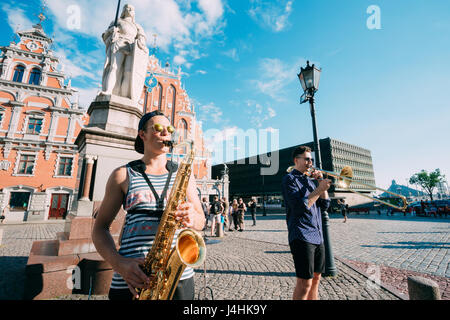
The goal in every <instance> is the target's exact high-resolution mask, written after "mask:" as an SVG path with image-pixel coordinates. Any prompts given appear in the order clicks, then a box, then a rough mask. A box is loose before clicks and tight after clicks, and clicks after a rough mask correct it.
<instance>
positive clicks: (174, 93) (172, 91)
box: [169, 85, 177, 124]
mask: <svg viewBox="0 0 450 320" xmlns="http://www.w3.org/2000/svg"><path fill="white" fill-rule="evenodd" d="M169 88H170V89H171V90H170V93H172V124H174V122H173V121H175V104H176V97H177V89H175V87H174V86H173V85H170V87H169Z"/></svg>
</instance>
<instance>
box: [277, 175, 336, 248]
mask: <svg viewBox="0 0 450 320" xmlns="http://www.w3.org/2000/svg"><path fill="white" fill-rule="evenodd" d="M281 187H282V192H283V198H284V203H285V207H286V223H287V227H288V235H289V243H291V242H292V241H294V240H295V239H298V240H302V241H306V242H309V243H312V244H321V243H322V242H323V232H322V214H321V211H320V210H327V209H328V207H329V206H330V202H331V200H330V199H322V198H319V199H317V201H316V202H315V203H314V204H313V205H312V206H311V208H308V196H309V195H310V193H311V192H313V191H314V190H315V189H316V185H315V184H314V182H313V180H312V179H311V178H309V177H308V176H306V175H304V174H302V173H301V172H300V171H298V170H296V169H294V170H292V171H291V172H290V173H288V174H286V175H285V176H284V177H283V180H282V183H281Z"/></svg>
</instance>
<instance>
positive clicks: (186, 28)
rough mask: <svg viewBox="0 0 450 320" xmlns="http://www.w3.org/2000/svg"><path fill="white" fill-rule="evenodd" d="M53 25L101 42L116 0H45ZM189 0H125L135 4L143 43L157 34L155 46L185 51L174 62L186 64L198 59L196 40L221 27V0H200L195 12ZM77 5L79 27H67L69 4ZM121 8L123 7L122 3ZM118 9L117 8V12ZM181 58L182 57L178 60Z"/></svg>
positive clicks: (113, 15) (148, 41)
mask: <svg viewBox="0 0 450 320" xmlns="http://www.w3.org/2000/svg"><path fill="white" fill-rule="evenodd" d="M47 2H48V6H49V8H50V10H51V13H52V14H53V15H55V17H56V22H57V24H58V25H59V26H60V27H61V28H63V29H66V32H75V33H82V34H85V35H88V36H91V37H95V38H96V39H98V41H99V42H101V34H102V33H103V32H104V31H105V30H106V29H107V28H108V26H109V25H110V24H111V23H112V22H113V20H114V18H115V15H116V8H117V6H116V2H115V1H114V2H112V1H109V0H97V1H91V0H79V1H77V4H76V5H74V2H73V1H72V0H47ZM191 2H193V1H192V0H191V1H188V0H182V1H175V0H129V1H127V3H129V4H131V5H133V6H134V7H135V12H136V17H135V18H136V22H137V23H138V24H140V25H141V26H142V27H143V29H144V30H145V33H146V38H147V45H148V46H152V45H153V34H156V35H157V46H158V48H160V49H161V50H163V51H164V52H169V51H170V49H171V48H173V49H175V50H176V51H179V50H185V51H186V54H184V55H183V54H178V52H177V54H178V55H179V57H178V59H177V61H178V62H180V61H183V63H185V64H186V63H187V62H188V61H189V60H191V61H192V60H195V59H198V58H199V57H200V56H201V55H200V54H198V49H196V47H198V45H199V43H200V42H201V41H202V40H203V39H205V38H209V37H212V36H213V35H215V34H216V33H217V32H219V31H220V29H221V28H222V26H223V21H222V18H223V12H224V10H223V4H222V1H221V0H200V1H199V3H198V8H197V11H193V10H192V8H193V7H192V6H191ZM71 6H72V7H73V6H77V7H78V8H79V10H78V11H79V12H80V19H81V20H80V22H81V23H80V29H79V30H77V29H73V30H69V29H67V21H68V19H70V18H73V14H74V13H73V12H72V11H70V10H69V11H68V9H69V8H70V7H71ZM122 7H123V6H122ZM121 11H122V8H120V12H121ZM181 58H183V59H184V60H183V59H181Z"/></svg>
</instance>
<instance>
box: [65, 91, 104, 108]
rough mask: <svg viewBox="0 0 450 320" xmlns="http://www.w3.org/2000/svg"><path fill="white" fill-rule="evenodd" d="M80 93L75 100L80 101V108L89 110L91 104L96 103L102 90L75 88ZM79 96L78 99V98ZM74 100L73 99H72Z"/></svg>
mask: <svg viewBox="0 0 450 320" xmlns="http://www.w3.org/2000/svg"><path fill="white" fill-rule="evenodd" d="M74 89H76V90H77V91H78V93H77V94H75V97H74V98H75V99H78V101H77V102H78V103H79V106H80V108H82V109H85V110H87V109H88V108H89V106H90V105H91V102H92V101H94V98H95V97H96V96H97V94H98V92H99V91H100V88H75V87H74ZM77 96H78V97H77ZM72 100H73V99H72Z"/></svg>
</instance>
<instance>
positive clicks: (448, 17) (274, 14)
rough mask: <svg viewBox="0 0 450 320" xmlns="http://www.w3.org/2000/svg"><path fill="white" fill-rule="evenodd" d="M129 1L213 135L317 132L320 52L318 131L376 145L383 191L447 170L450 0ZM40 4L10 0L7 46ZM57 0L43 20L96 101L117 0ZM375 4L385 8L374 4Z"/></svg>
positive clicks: (305, 137)
mask: <svg viewBox="0 0 450 320" xmlns="http://www.w3.org/2000/svg"><path fill="white" fill-rule="evenodd" d="M124 3H130V4H133V5H135V7H136V21H137V22H138V23H139V24H141V25H142V26H143V28H144V29H145V31H146V33H147V45H148V46H149V47H151V46H152V43H153V37H152V34H154V33H156V34H158V36H157V45H158V51H157V57H158V58H159V59H160V60H161V61H162V63H165V62H166V61H169V62H170V63H171V66H172V67H173V68H177V66H178V65H181V68H182V71H183V79H182V80H183V83H184V85H185V88H186V90H187V92H188V94H189V96H190V98H191V100H192V101H193V103H194V105H195V109H196V112H197V117H198V119H199V120H201V121H202V125H203V130H204V131H205V132H207V131H208V130H212V129H216V130H220V131H222V132H227V133H229V134H232V133H233V132H237V131H238V130H243V131H247V130H259V129H269V130H279V131H278V133H279V141H278V146H279V148H285V147H289V146H292V145H295V144H299V143H302V142H309V141H312V125H311V117H310V113H309V108H308V105H307V104H302V105H300V104H299V97H300V95H301V93H302V92H301V87H300V84H299V82H298V78H297V73H298V71H299V68H300V66H304V65H305V64H306V60H310V61H312V62H313V63H315V64H316V65H319V66H320V67H321V68H322V75H321V82H320V86H319V91H318V92H317V94H316V103H317V104H316V116H317V124H318V133H319V137H320V138H325V137H331V138H334V139H337V140H341V141H344V142H348V143H351V144H355V145H358V146H361V147H363V148H367V149H369V150H370V151H371V152H372V158H373V164H374V171H375V180H376V183H377V185H378V186H380V187H382V188H387V187H388V186H389V185H390V182H391V180H393V179H395V180H396V181H397V183H400V184H406V180H407V178H409V177H410V176H411V175H412V174H414V173H415V172H418V171H420V170H421V169H425V170H427V171H431V170H434V169H436V168H440V169H441V171H442V172H443V173H444V174H445V175H446V176H447V178H448V177H449V174H450V165H449V158H450V157H449V155H450V151H449V150H450V148H449V138H450V134H449V131H450V130H449V123H450V121H449V120H450V102H449V101H450V90H449V87H450V76H449V75H450V62H449V57H450V2H448V1H446V0H432V1H421V0H416V1H408V0H389V1H382V0H371V1H365V0H342V1H331V0H330V1H325V0H322V1H321V0H317V1H300V0H272V1H263V0H248V1H244V0H198V1H192V0H178V1H175V0H134V1H131V0H130V1H122V5H123V4H124ZM40 4H41V1H39V0H33V1H9V0H8V1H3V3H2V4H1V5H0V10H1V11H0V21H1V27H2V33H1V35H0V37H1V38H0V40H1V42H0V43H1V44H2V45H7V44H8V43H9V41H11V40H12V38H13V30H14V29H15V28H16V27H17V25H18V24H20V29H26V28H29V27H30V26H31V24H32V23H35V22H37V18H36V14H37V13H38V12H39V10H38V7H39V5H40ZM74 4H76V5H75V6H74ZM47 5H48V11H47V16H48V20H46V21H45V22H44V23H43V25H44V29H45V31H46V32H47V34H49V35H53V37H54V39H55V44H54V46H53V50H54V51H55V53H56V55H58V56H59V57H60V58H61V60H62V62H63V64H64V70H65V72H67V73H68V74H70V76H71V78H72V85H73V86H75V87H77V88H79V90H80V102H81V103H82V104H83V105H85V107H86V108H87V107H88V103H89V102H90V101H91V100H92V98H93V97H94V95H95V94H96V92H97V90H98V86H99V84H100V81H101V74H102V66H103V63H104V45H103V43H102V42H101V37H100V35H101V33H102V32H103V31H104V30H105V29H106V28H107V26H108V25H109V23H110V22H111V21H112V20H113V19H114V16H115V9H116V5H117V3H116V2H115V1H110V0H98V1H87V0H80V1H76V2H75V1H68V0H47ZM371 5H375V6H377V8H379V13H380V14H379V15H377V16H374V14H375V13H374V12H373V11H369V12H368V11H367V10H368V8H369V7H370V6H371ZM78 12H79V16H78V15H77V14H78ZM74 17H75V18H76V17H79V24H77V21H78V20H76V19H75V20H73V19H74ZM374 18H379V19H378V20H372V19H374ZM368 20H369V26H371V23H372V22H374V21H375V22H377V21H379V22H380V27H381V28H379V29H371V28H369V27H368ZM219 140H220V139H219ZM241 151H242V152H243V151H244V150H242V148H241ZM236 152H239V151H236ZM249 155H252V154H249ZM227 160H233V159H230V158H227Z"/></svg>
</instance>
